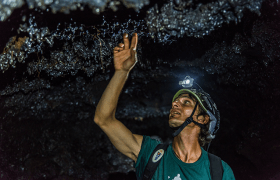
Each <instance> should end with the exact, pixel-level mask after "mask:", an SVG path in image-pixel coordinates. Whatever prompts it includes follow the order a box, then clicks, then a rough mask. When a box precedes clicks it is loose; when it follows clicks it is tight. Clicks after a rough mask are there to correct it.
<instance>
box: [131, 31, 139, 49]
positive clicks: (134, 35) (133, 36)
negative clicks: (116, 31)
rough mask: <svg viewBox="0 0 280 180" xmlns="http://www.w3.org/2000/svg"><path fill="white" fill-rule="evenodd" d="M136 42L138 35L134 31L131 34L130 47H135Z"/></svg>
mask: <svg viewBox="0 0 280 180" xmlns="http://www.w3.org/2000/svg"><path fill="white" fill-rule="evenodd" d="M137 43H138V35H137V33H134V34H133V35H132V40H131V48H133V49H135V50H136V48H137Z"/></svg>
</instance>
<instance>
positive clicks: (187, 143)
mask: <svg viewBox="0 0 280 180" xmlns="http://www.w3.org/2000/svg"><path fill="white" fill-rule="evenodd" d="M198 135H199V132H198V131H197V129H196V128H194V129H189V128H188V127H186V128H185V129H184V130H183V131H181V133H180V134H179V135H178V136H176V137H174V139H173V143H172V148H173V150H174V152H175V154H176V156H177V158H179V159H180V160H181V161H183V162H185V163H194V162H196V161H197V160H198V159H199V158H200V156H201V153H202V151H201V148H200V145H199V142H198Z"/></svg>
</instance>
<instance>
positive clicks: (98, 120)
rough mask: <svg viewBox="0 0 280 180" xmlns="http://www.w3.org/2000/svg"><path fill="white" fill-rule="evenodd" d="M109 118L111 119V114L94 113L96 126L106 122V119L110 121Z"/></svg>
mask: <svg viewBox="0 0 280 180" xmlns="http://www.w3.org/2000/svg"><path fill="white" fill-rule="evenodd" d="M110 119H112V116H104V115H102V114H100V113H96V112H95V115H94V122H95V123H96V124H97V125H98V126H102V125H104V124H106V123H108V121H110Z"/></svg>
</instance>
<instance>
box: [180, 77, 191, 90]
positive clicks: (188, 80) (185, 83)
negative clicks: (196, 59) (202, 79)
mask: <svg viewBox="0 0 280 180" xmlns="http://www.w3.org/2000/svg"><path fill="white" fill-rule="evenodd" d="M193 80H194V79H193V78H191V77H190V76H186V77H185V79H184V80H183V81H179V85H181V86H183V87H184V88H190V87H192V86H193Z"/></svg>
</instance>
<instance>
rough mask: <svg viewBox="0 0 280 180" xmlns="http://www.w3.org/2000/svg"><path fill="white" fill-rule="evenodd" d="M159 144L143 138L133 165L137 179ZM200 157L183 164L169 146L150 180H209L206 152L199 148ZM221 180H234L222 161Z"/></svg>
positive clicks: (230, 171) (227, 166)
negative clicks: (192, 161) (222, 171)
mask: <svg viewBox="0 0 280 180" xmlns="http://www.w3.org/2000/svg"><path fill="white" fill-rule="evenodd" d="M159 143H160V142H159V141H157V140H155V139H151V138H150V137H149V136H144V138H143V142H142V146H141V150H140V152H139V155H138V159H137V161H136V164H135V168H136V176H137V179H141V178H142V176H143V172H144V170H145V167H146V165H147V163H148V160H149V157H150V156H151V154H152V152H153V150H154V149H155V147H156V146H157V145H158V144H159ZM201 150H202V155H201V157H200V158H199V159H198V160H197V161H196V162H194V163H184V162H183V161H181V160H180V159H178V158H177V157H176V156H175V153H174V151H173V148H172V144H170V145H169V146H168V148H167V150H166V152H165V153H164V155H163V157H162V159H161V161H160V163H159V166H158V168H157V170H156V172H155V174H154V176H153V178H152V180H211V175H210V169H209V165H210V162H209V159H208V154H207V152H206V151H205V150H204V149H203V148H201ZM222 165H223V170H224V173H223V180H235V178H234V175H233V172H232V170H231V168H230V167H229V165H228V164H227V163H225V162H224V161H222Z"/></svg>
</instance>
